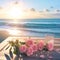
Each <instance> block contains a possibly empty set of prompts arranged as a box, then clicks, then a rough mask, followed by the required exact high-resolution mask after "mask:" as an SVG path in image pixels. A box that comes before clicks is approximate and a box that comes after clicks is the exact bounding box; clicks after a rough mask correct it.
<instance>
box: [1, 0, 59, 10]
mask: <svg viewBox="0 0 60 60" xmlns="http://www.w3.org/2000/svg"><path fill="white" fill-rule="evenodd" d="M10 1H15V0H0V6H4V4H6V3H8V2H10ZM16 1H22V2H23V3H24V4H25V5H24V6H25V7H26V8H35V9H36V10H43V9H49V10H54V9H60V0H16ZM52 6H53V8H51V7H52Z"/></svg>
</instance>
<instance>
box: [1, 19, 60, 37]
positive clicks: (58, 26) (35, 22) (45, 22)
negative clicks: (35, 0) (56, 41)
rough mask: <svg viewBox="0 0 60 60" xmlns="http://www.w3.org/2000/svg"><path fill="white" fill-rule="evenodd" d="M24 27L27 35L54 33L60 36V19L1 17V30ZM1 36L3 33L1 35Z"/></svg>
mask: <svg viewBox="0 0 60 60" xmlns="http://www.w3.org/2000/svg"><path fill="white" fill-rule="evenodd" d="M14 27H15V28H17V27H18V30H20V29H21V28H23V30H24V31H26V34H24V35H25V36H36V37H44V36H45V35H53V36H54V37H56V38H60V19H58V18H56V19H55V18H50V19H18V20H12V19H0V30H2V29H5V30H6V29H11V28H14ZM0 36H1V35H0Z"/></svg>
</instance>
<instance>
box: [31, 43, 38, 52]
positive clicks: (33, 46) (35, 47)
mask: <svg viewBox="0 0 60 60" xmlns="http://www.w3.org/2000/svg"><path fill="white" fill-rule="evenodd" d="M31 47H32V48H33V52H36V51H37V50H38V47H37V44H33V45H32V46H31Z"/></svg>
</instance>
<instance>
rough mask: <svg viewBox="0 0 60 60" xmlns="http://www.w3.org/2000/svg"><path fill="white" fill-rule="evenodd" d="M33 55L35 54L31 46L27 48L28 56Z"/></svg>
mask: <svg viewBox="0 0 60 60" xmlns="http://www.w3.org/2000/svg"><path fill="white" fill-rule="evenodd" d="M31 55H33V48H31V47H29V48H28V49H27V56H31Z"/></svg>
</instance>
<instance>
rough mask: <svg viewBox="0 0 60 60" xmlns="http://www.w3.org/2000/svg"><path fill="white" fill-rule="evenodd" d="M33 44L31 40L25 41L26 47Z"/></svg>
mask: <svg viewBox="0 0 60 60" xmlns="http://www.w3.org/2000/svg"><path fill="white" fill-rule="evenodd" d="M33 44H34V42H33V40H27V41H26V45H27V46H31V45H33Z"/></svg>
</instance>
